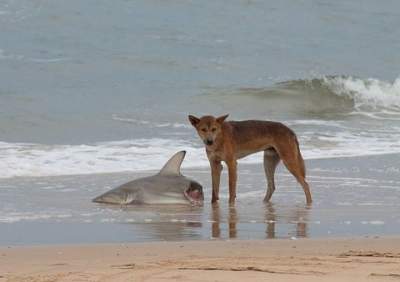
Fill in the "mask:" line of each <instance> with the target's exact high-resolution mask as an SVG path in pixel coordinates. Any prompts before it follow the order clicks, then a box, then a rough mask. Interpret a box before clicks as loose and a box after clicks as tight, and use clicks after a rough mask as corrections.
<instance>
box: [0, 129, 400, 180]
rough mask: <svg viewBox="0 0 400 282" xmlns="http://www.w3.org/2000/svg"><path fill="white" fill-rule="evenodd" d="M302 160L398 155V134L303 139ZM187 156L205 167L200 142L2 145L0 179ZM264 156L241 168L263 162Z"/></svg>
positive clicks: (125, 167) (149, 165) (145, 166)
mask: <svg viewBox="0 0 400 282" xmlns="http://www.w3.org/2000/svg"><path fill="white" fill-rule="evenodd" d="M300 139H301V140H300V144H301V151H302V154H303V157H304V158H305V159H321V158H335V157H353V156H363V155H379V154H386V153H396V152H400V134H396V133H392V134H389V133H388V134H384V133H379V134H378V133H377V134H375V133H370V132H358V133H354V132H351V131H340V132H336V133H332V134H321V135H318V134H315V133H312V134H311V133H310V134H307V133H305V134H302V136H301V138H300ZM179 150H186V151H187V152H188V154H187V156H186V159H185V161H184V163H183V167H184V168H191V167H208V165H209V164H208V160H207V158H206V154H205V152H204V148H203V147H202V146H201V144H200V142H193V143H192V142H189V141H182V140H176V139H174V140H172V139H160V138H152V139H134V140H122V141H114V142H99V143H93V144H84V145H44V144H30V143H7V142H0V178H10V177H19V176H54V175H73V174H93V173H110V172H123V171H146V170H157V169H159V168H161V167H162V165H163V164H164V163H165V162H166V161H167V160H168V159H169V158H170V157H171V156H172V155H173V154H174V153H175V152H177V151H179ZM262 160H263V157H262V153H257V154H254V155H250V156H249V157H247V158H245V159H243V160H241V161H240V163H261V162H262Z"/></svg>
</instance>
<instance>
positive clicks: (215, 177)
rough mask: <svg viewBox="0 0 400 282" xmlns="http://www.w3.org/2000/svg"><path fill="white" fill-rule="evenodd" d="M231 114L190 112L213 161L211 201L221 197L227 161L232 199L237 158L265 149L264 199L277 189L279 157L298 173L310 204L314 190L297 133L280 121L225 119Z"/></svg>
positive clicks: (233, 199) (191, 118)
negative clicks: (215, 115)
mask: <svg viewBox="0 0 400 282" xmlns="http://www.w3.org/2000/svg"><path fill="white" fill-rule="evenodd" d="M227 117H228V115H225V116H221V117H218V118H215V117H213V116H203V117H201V118H197V117H195V116H192V115H189V121H190V123H191V124H192V125H193V126H194V127H195V128H196V130H197V133H198V134H199V136H200V138H201V139H202V140H203V142H204V144H205V145H206V152H207V157H208V160H209V161H210V165H211V176H212V188H213V192H212V203H215V202H216V201H217V200H218V195H219V183H220V176H221V170H222V165H221V161H224V162H225V163H226V165H227V166H228V175H229V203H231V204H233V203H234V202H235V198H236V179H237V171H236V168H237V160H238V159H240V158H243V157H245V156H247V155H250V154H253V153H256V152H260V151H264V170H265V174H266V177H267V181H268V190H267V193H266V195H265V198H264V201H266V202H268V201H269V200H270V199H271V197H272V193H274V191H275V182H274V174H275V168H276V166H277V165H278V163H279V161H280V160H282V161H283V163H284V164H285V166H286V168H287V169H288V170H289V171H290V172H291V173H292V174H293V175H294V177H296V179H297V181H298V182H299V183H300V184H301V186H302V187H303V190H304V193H305V195H306V200H307V204H311V202H312V199H311V193H310V188H309V186H308V183H307V182H306V179H305V176H306V171H305V166H304V161H303V157H302V156H301V153H300V149H299V143H298V141H297V137H296V134H295V133H294V132H293V131H292V130H291V129H290V128H288V127H287V126H285V125H283V124H282V123H279V122H272V121H261V120H245V121H227V122H226V121H225V119H226V118H227Z"/></svg>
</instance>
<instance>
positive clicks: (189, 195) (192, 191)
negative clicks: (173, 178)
mask: <svg viewBox="0 0 400 282" xmlns="http://www.w3.org/2000/svg"><path fill="white" fill-rule="evenodd" d="M183 194H184V195H185V197H186V199H188V201H189V202H190V203H191V204H192V205H195V206H201V205H203V200H204V195H203V187H202V186H201V185H200V184H199V183H197V182H194V181H192V182H191V183H190V187H189V188H188V189H187V190H185V191H184V192H183Z"/></svg>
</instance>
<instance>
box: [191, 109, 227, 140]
mask: <svg viewBox="0 0 400 282" xmlns="http://www.w3.org/2000/svg"><path fill="white" fill-rule="evenodd" d="M227 117H228V115H224V116H220V117H213V116H202V117H201V118H197V117H195V116H192V115H189V121H190V123H191V124H192V125H193V126H194V128H196V130H197V133H198V134H199V136H200V138H201V140H203V142H204V144H205V145H206V146H212V145H213V144H214V143H215V139H216V138H217V136H218V135H219V134H220V133H221V130H222V124H223V123H224V121H225V119H226V118H227Z"/></svg>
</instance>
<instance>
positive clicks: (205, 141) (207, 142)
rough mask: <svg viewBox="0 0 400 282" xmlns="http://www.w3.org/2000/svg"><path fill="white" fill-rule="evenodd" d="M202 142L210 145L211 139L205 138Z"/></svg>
mask: <svg viewBox="0 0 400 282" xmlns="http://www.w3.org/2000/svg"><path fill="white" fill-rule="evenodd" d="M204 143H205V144H206V145H208V146H210V145H212V144H213V140H211V139H206V140H204Z"/></svg>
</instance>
